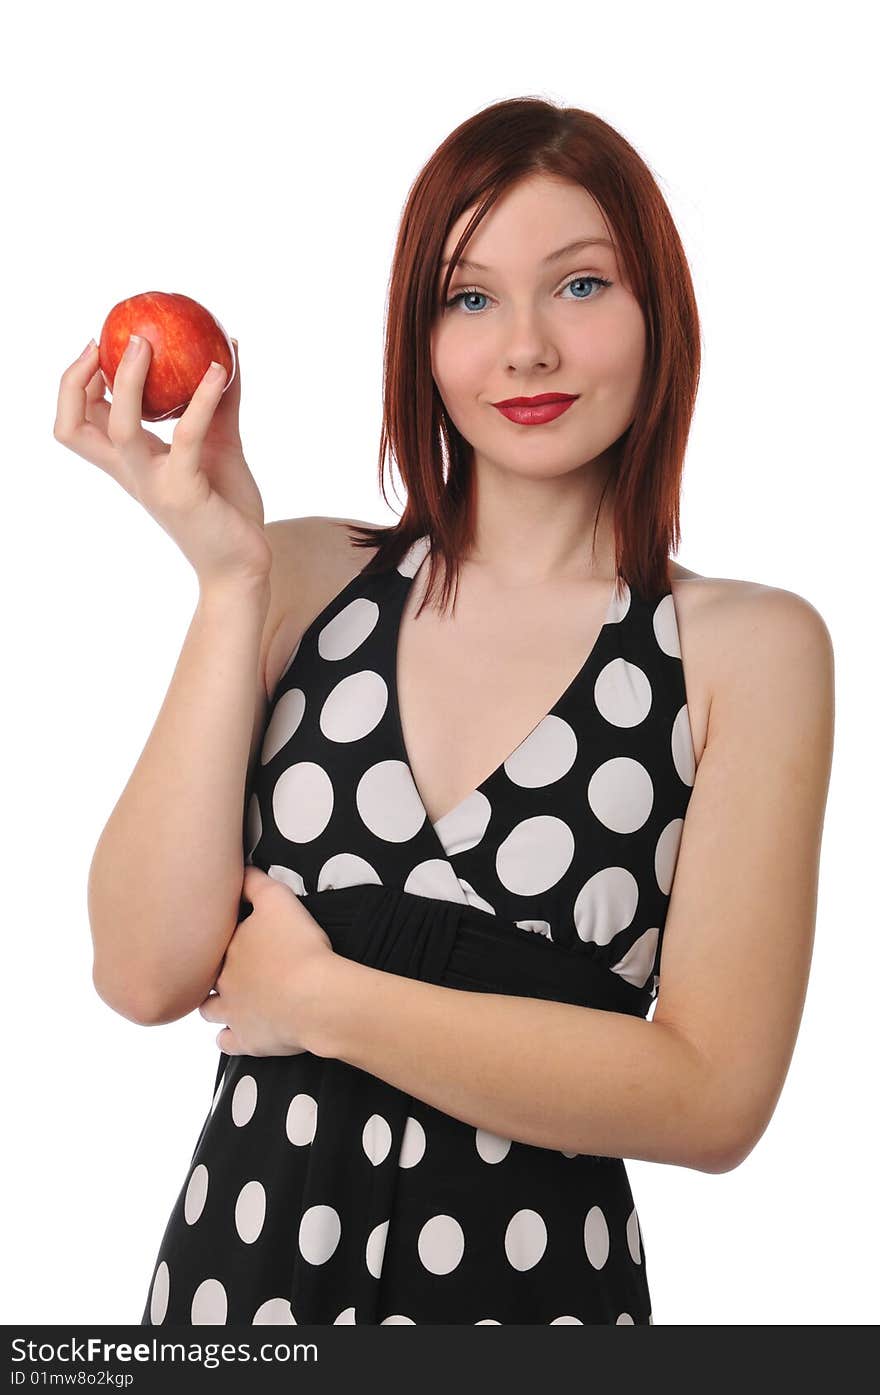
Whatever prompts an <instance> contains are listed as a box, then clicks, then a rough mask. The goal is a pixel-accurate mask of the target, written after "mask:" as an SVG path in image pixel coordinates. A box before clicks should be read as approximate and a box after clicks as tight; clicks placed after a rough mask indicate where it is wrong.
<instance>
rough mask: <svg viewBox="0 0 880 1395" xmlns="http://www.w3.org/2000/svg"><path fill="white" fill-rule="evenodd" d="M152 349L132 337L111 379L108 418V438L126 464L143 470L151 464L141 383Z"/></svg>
mask: <svg viewBox="0 0 880 1395" xmlns="http://www.w3.org/2000/svg"><path fill="white" fill-rule="evenodd" d="M152 353H153V350H152V345H151V344H150V341H149V339H147V338H145V337H144V336H143V335H142V336H141V337H140V339H138V338H137V337H136V336H134V335H133V336H132V337H131V339H130V340H129V342H128V344H127V345H126V347H125V352H124V353H123V355H122V358H121V359H120V360H119V364H118V366H117V369H116V376H115V377H114V379H113V389H112V391H113V401H112V403H111V406H110V414H109V416H108V418H107V434H108V435H109V437H110V440H111V441H112V442H113V444H114V446H116V447H117V448H118V449H119V451H120V452H121V453H122V454H123V456H124V458H125V461H126V463H127V464H130V465H131V466H132V467H133V468H135V469H145V468H146V467H147V466H148V465H149V464H150V460H151V454H150V447H149V443H148V441H147V437H146V434H145V432H144V429H143V425H142V422H143V415H144V411H143V396H144V382H145V380H146V377H147V373H148V372H149V368H150V360H151V358H152Z"/></svg>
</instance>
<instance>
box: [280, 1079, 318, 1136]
mask: <svg viewBox="0 0 880 1395" xmlns="http://www.w3.org/2000/svg"><path fill="white" fill-rule="evenodd" d="M317 1127H318V1101H317V1100H316V1099H315V1098H314V1096H313V1095H308V1094H306V1093H305V1092H304V1091H303V1092H301V1093H300V1094H298V1095H294V1097H293V1099H292V1100H291V1101H290V1104H289V1105H288V1106H287V1121H286V1124H285V1129H286V1132H287V1137H288V1138H289V1139H290V1141H291V1143H294V1144H296V1146H297V1147H298V1148H303V1147H305V1145H306V1144H308V1143H313V1142H314V1140H315V1129H316V1128H317Z"/></svg>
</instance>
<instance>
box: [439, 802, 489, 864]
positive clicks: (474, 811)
mask: <svg viewBox="0 0 880 1395" xmlns="http://www.w3.org/2000/svg"><path fill="white" fill-rule="evenodd" d="M491 817H492V805H491V804H490V802H489V800H488V799H487V798H486V796H485V795H484V794H483V792H482V790H474V792H473V794H469V795H468V796H467V798H466V799H463V800H462V801H461V803H460V804H456V806H455V808H454V809H450V811H449V813H448V814H444V815H443V817H442V818H441V819H438V820H437V822H436V823H435V825H434V831H435V832H436V834H437V837H438V838H439V839H440V842H441V843H442V844H443V849H444V852H445V853H446V855H447V857H454V856H455V855H456V853H462V852H466V851H467V849H468V848H475V847H476V846H477V844H478V843H479V842H480V840H481V839H482V837H483V835H484V834H485V832H486V828H487V827H488V824H489V820H490V819H491Z"/></svg>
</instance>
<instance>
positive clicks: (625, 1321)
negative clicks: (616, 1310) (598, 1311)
mask: <svg viewBox="0 0 880 1395" xmlns="http://www.w3.org/2000/svg"><path fill="white" fill-rule="evenodd" d="M616 1326H617V1327H635V1323H634V1322H633V1320H632V1318H631V1317H630V1315H629V1313H621V1314H620V1317H619V1318H618V1319H617V1323H616Z"/></svg>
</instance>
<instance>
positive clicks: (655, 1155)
mask: <svg viewBox="0 0 880 1395" xmlns="http://www.w3.org/2000/svg"><path fill="white" fill-rule="evenodd" d="M729 604H730V605H731V606H732V607H734V608H735V610H734V613H733V614H731V615H730V616H729V617H728V619H729V623H726V624H724V625H722V626H717V632H718V635H719V640H718V652H717V654H713V656H712V658H713V674H714V675H715V676H716V677H715V681H714V683H713V691H712V705H711V710H710V716H709V731H708V737H707V742H706V747H705V750H704V752H703V756H702V759H701V760H700V763H699V765H698V768H697V774H696V779H695V782H694V787H693V791H692V793H691V798H690V801H689V805H688V811H687V817H686V819H685V824H684V830H683V834H682V840H681V845H680V848H679V855H678V862H677V864H676V871H675V879H674V882H673V887H672V894H671V898H670V902H669V907H668V913H667V919H666V925H665V929H664V939H663V954H662V965H661V969H662V973H661V985H660V993H659V996H658V999H657V1002H656V1005H655V1010H654V1015H653V1018H652V1019H651V1020H650V1021H646V1020H643V1019H641V1018H635V1017H629V1016H625V1015H623V1014H619V1013H613V1012H605V1011H600V1010H598V1009H593V1008H584V1007H579V1006H574V1005H572V1004H569V1003H554V1002H547V1001H544V1000H537V999H529V998H520V997H508V996H503V995H500V994H492V993H472V992H463V991H461V990H458V989H451V988H445V987H440V986H438V985H435V984H430V983H423V982H421V981H417V980H412V979H408V978H404V977H402V976H399V975H396V974H390V973H384V972H382V971H381V970H377V969H373V968H371V967H369V966H367V965H363V964H359V963H356V962H355V961H353V960H349V959H346V958H343V957H341V956H339V957H338V959H336V960H334V961H333V962H332V968H331V970H330V971H331V972H332V973H333V976H334V981H333V988H332V991H330V992H327V993H326V994H322V995H320V996H321V1000H322V1002H323V1003H324V1004H325V1006H324V1007H323V1008H322V1009H321V1020H320V1021H319V1022H317V1023H316V1024H315V1033H314V1042H313V1043H312V1044H310V1049H312V1050H314V1051H315V1052H316V1053H317V1054H319V1055H323V1056H332V1057H335V1058H337V1059H339V1060H344V1061H347V1062H349V1063H350V1064H351V1065H354V1066H357V1067H359V1068H361V1069H362V1070H365V1071H368V1072H369V1073H370V1074H372V1075H375V1076H378V1077H379V1078H380V1079H383V1080H386V1081H388V1082H389V1083H390V1084H392V1085H395V1086H397V1087H398V1088H399V1089H401V1090H403V1091H405V1092H406V1093H408V1094H411V1095H413V1096H414V1097H416V1098H418V1099H420V1100H423V1101H425V1102H426V1103H427V1104H429V1105H432V1106H433V1107H435V1108H437V1109H439V1110H442V1111H443V1112H444V1113H447V1114H451V1115H453V1116H454V1117H456V1118H459V1119H462V1120H464V1121H465V1122H467V1123H471V1124H474V1125H475V1126H477V1127H480V1128H483V1129H486V1130H487V1131H489V1132H492V1133H497V1134H499V1135H500V1136H502V1137H505V1138H512V1139H516V1140H519V1141H522V1142H525V1143H532V1144H537V1145H538V1146H540V1147H548V1148H560V1149H562V1150H564V1151H570V1152H582V1153H593V1154H602V1155H606V1156H610V1157H627V1158H640V1159H645V1160H648V1161H656V1162H671V1163H676V1164H678V1165H681V1166H686V1167H693V1168H698V1169H700V1170H701V1171H706V1172H723V1171H728V1170H730V1169H731V1168H733V1167H736V1166H737V1165H738V1164H739V1163H740V1162H741V1161H743V1159H744V1158H745V1157H746V1156H747V1155H748V1153H749V1152H750V1151H751V1149H752V1148H753V1147H754V1145H755V1143H756V1142H757V1141H758V1139H759V1138H760V1136H761V1134H762V1133H763V1132H764V1130H765V1128H766V1127H767V1124H768V1122H769V1120H770V1118H771V1116H772V1114H773V1110H774V1108H775V1105H776V1102H777V1100H778V1098H779V1094H780V1092H781V1090H782V1086H783V1083H784V1080H785V1076H786V1074H787V1072H788V1067H789V1064H790V1061H791V1057H792V1053H793V1051H794V1045H795V1041H796V1038H797V1032H798V1028H799V1025H800V1020H801V1015H802V1011H803V1005H804V999H805V994H806V986H807V978H808V974H809V967H810V960H811V956H812V945H813V936H814V929H815V918H816V900H817V884H818V866H819V852H820V845H821V835H822V824H823V820H824V812H825V802H826V797H827V790H828V782H829V776H830V765H831V755H832V745H833V725H834V677H833V651H832V648H831V641H830V638H829V635H828V631H827V629H826V627H825V624H824V622H823V620H822V619H821V617H820V616H819V614H818V612H816V611H815V610H814V609H813V607H812V606H810V605H809V603H808V602H806V601H804V600H803V599H802V598H801V597H799V596H796V595H794V594H793V593H792V592H788V591H782V590H776V589H774V588H768V587H755V588H754V590H749V591H748V592H747V593H746V594H745V595H738V596H737V598H736V600H735V601H733V600H732V601H731V602H730V603H729Z"/></svg>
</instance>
